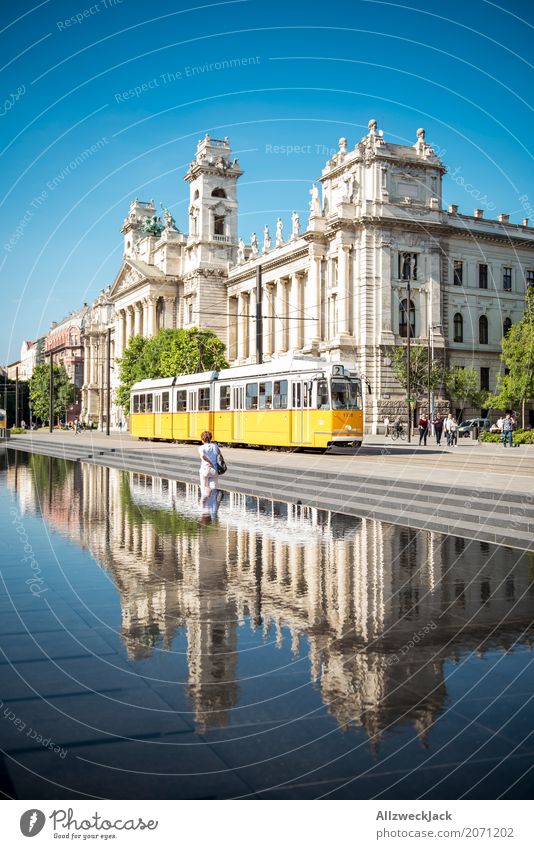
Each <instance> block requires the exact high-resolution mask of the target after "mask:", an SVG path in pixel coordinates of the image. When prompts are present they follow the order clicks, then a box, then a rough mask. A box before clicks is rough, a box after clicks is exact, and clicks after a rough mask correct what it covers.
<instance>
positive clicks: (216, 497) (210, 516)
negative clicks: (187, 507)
mask: <svg viewBox="0 0 534 849" xmlns="http://www.w3.org/2000/svg"><path fill="white" fill-rule="evenodd" d="M222 500H223V493H222V491H221V490H220V489H212V490H210V494H209V496H208V498H206V499H204V500H203V503H202V512H201V514H200V524H201V525H210V524H211V523H212V522H213V521H215V519H217V514H218V512H219V505H220V503H221V501H222Z"/></svg>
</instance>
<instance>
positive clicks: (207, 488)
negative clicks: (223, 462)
mask: <svg viewBox="0 0 534 849" xmlns="http://www.w3.org/2000/svg"><path fill="white" fill-rule="evenodd" d="M200 439H201V441H202V445H199V448H198V453H199V456H200V469H199V474H200V505H201V507H205V506H206V505H207V503H208V501H209V498H210V495H211V494H212V492H213V491H214V490H216V489H217V484H218V483H219V474H218V472H217V459H218V456H219V453H220V449H219V446H218V445H217V443H216V442H212V435H211V433H210V432H209V430H205V431H204V432H203V433H201V435H200Z"/></svg>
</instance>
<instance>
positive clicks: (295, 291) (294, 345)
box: [289, 274, 303, 350]
mask: <svg viewBox="0 0 534 849" xmlns="http://www.w3.org/2000/svg"><path fill="white" fill-rule="evenodd" d="M301 280H302V275H301V274H292V275H291V297H290V302H289V348H290V349H291V350H295V349H298V348H302V324H303V322H302V302H301Z"/></svg>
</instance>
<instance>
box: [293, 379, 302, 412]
mask: <svg viewBox="0 0 534 849" xmlns="http://www.w3.org/2000/svg"><path fill="white" fill-rule="evenodd" d="M301 407H302V384H300V383H294V384H293V409H294V410H300V408H301Z"/></svg>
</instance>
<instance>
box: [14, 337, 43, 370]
mask: <svg viewBox="0 0 534 849" xmlns="http://www.w3.org/2000/svg"><path fill="white" fill-rule="evenodd" d="M45 338H46V337H44V336H41V337H40V338H39V339H36V340H35V342H26V341H25V342H23V343H22V345H21V348H20V369H19V378H20V380H29V379H30V378H31V376H32V374H33V370H34V368H35V366H37V365H40V364H41V363H43V362H44V347H45Z"/></svg>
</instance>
